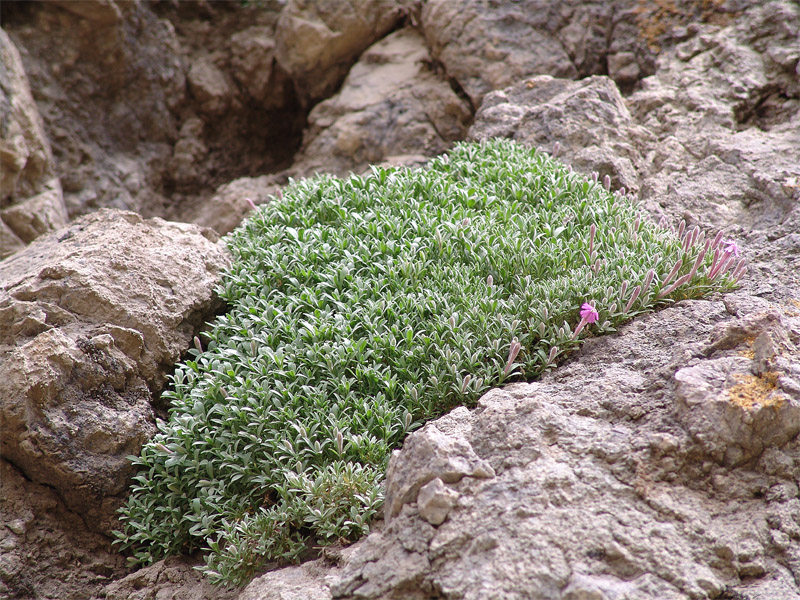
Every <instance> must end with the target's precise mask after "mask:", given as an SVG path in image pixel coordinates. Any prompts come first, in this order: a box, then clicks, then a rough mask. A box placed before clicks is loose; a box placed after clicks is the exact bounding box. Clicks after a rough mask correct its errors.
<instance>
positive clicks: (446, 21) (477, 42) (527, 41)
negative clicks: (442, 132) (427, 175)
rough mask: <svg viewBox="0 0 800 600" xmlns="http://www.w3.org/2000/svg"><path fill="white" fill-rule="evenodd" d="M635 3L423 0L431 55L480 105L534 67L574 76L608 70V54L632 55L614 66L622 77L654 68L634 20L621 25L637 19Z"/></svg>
mask: <svg viewBox="0 0 800 600" xmlns="http://www.w3.org/2000/svg"><path fill="white" fill-rule="evenodd" d="M633 4H634V3H633V2H625V1H622V2H620V1H615V2H580V1H569V2H558V3H553V2H547V1H544V0H525V1H523V2H500V3H485V2H470V1H469V0H456V1H452V0H432V1H429V2H426V3H425V5H424V6H423V9H422V15H421V21H422V26H423V29H424V32H425V38H426V40H427V41H428V45H429V46H430V48H431V56H432V58H433V59H434V60H437V61H440V62H441V63H442V64H443V65H444V68H445V70H446V72H447V74H448V75H450V76H452V77H453V78H454V79H455V80H456V81H457V82H458V83H459V85H460V86H461V87H462V88H463V89H464V91H465V92H466V93H467V95H468V96H469V97H470V99H471V100H472V102H473V104H474V106H475V107H478V106H480V104H481V100H482V99H483V96H484V95H485V94H486V93H488V92H490V91H492V90H497V89H501V88H504V87H507V86H509V85H511V84H513V83H516V82H517V81H519V80H520V79H522V78H525V77H530V76H532V75H540V74H546V75H552V76H555V77H564V78H569V79H576V78H578V77H586V76H587V75H593V74H598V75H599V74H603V73H606V64H605V63H606V58H607V56H608V55H612V56H615V57H616V60H617V64H619V63H620V62H621V61H622V60H623V58H624V57H626V56H627V57H634V60H633V61H632V64H628V63H626V64H625V70H620V69H618V70H617V71H616V72H615V74H620V75H621V76H622V79H624V81H625V82H628V83H629V82H630V81H631V80H632V74H633V73H634V71H636V76H638V75H639V74H640V73H642V72H650V71H651V70H652V53H651V52H649V51H648V50H647V46H646V45H645V44H644V43H643V40H642V39H641V38H640V37H639V36H638V35H637V34H638V31H637V29H636V27H633V28H624V27H620V28H619V29H617V23H619V22H624V21H625V20H627V21H629V22H631V21H634V17H633V15H631V14H625V10H626V9H630V8H631V7H632V6H633ZM626 17H627V19H626ZM615 34H616V35H615ZM611 39H613V40H614V47H613V48H610V47H609V41H610V40H611ZM620 55H622V56H620ZM638 61H640V62H638ZM629 63H630V61H629Z"/></svg>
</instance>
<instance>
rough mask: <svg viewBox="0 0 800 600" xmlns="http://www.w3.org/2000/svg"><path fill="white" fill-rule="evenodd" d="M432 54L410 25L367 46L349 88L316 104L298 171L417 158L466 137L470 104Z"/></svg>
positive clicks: (343, 169) (341, 171)
mask: <svg viewBox="0 0 800 600" xmlns="http://www.w3.org/2000/svg"><path fill="white" fill-rule="evenodd" d="M427 55H428V52H427V49H426V48H425V43H424V40H423V39H422V37H421V36H420V35H419V34H418V33H417V32H416V31H415V30H413V29H410V28H406V29H402V30H400V31H396V32H394V33H392V34H391V35H389V36H387V37H386V38H384V39H382V40H381V41H380V42H377V43H376V44H374V45H373V46H371V47H370V48H369V49H368V50H367V51H366V52H364V54H363V55H362V56H361V58H360V59H359V61H358V63H356V64H355V65H354V66H353V68H352V69H351V70H350V73H349V74H348V75H347V79H345V81H344V83H343V84H342V89H341V90H340V91H339V92H338V93H337V94H336V95H334V96H333V97H332V98H329V99H328V100H325V101H324V102H321V103H320V104H318V105H317V106H316V107H315V108H314V110H312V111H311V114H310V115H309V117H308V120H309V127H308V130H307V131H306V133H305V136H304V139H303V146H302V148H301V150H300V152H299V153H298V155H297V156H296V157H295V164H294V165H293V166H292V169H291V170H292V172H293V173H295V174H297V175H310V174H313V173H315V172H328V173H334V174H337V175H346V174H348V173H349V172H350V171H354V172H357V173H358V172H361V171H363V170H365V169H366V168H367V167H368V165H370V164H375V163H381V162H384V161H388V162H394V163H398V162H399V163H404V162H405V163H407V162H412V163H413V162H415V161H416V160H417V158H416V157H417V156H419V155H420V154H421V155H424V156H432V155H436V154H439V153H441V152H444V151H445V150H447V148H449V147H450V145H451V144H452V143H453V142H454V141H455V140H458V139H463V137H464V135H465V133H466V126H467V123H468V122H469V120H470V118H471V113H470V109H469V106H468V104H467V103H466V102H465V101H464V100H463V99H461V98H459V97H458V95H457V94H456V93H455V92H454V91H453V90H452V89H451V87H450V85H449V84H448V83H447V81H445V80H444V79H443V78H442V77H441V76H439V75H437V74H436V73H435V72H434V71H433V70H432V69H431V67H430V65H429V64H428V63H427V62H426V58H427ZM408 155H411V156H410V157H409V156H408ZM397 157H399V158H400V160H397ZM409 159H410V160H409Z"/></svg>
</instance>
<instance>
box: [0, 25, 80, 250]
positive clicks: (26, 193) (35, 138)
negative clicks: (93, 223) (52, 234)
mask: <svg viewBox="0 0 800 600" xmlns="http://www.w3.org/2000/svg"><path fill="white" fill-rule="evenodd" d="M0 109H1V110H2V114H3V118H2V119H0V209H1V210H0V259H2V258H5V257H6V256H8V255H9V254H12V253H14V252H16V251H17V250H20V249H21V248H22V247H23V246H24V245H25V244H26V243H28V242H30V241H31V240H33V239H34V238H36V237H37V236H38V235H41V234H42V233H47V232H48V231H53V230H55V229H59V228H60V227H63V226H64V225H66V222H67V213H66V207H65V206H64V200H63V198H62V195H61V186H60V185H59V183H58V180H56V179H54V177H55V169H54V166H53V156H52V153H51V151H50V143H49V142H48V140H47V137H46V136H45V133H44V128H43V125H42V119H41V116H40V115H39V110H38V109H37V107H36V104H35V102H34V100H33V96H32V95H31V90H30V85H29V83H28V78H27V76H26V75H25V71H24V69H23V67H22V61H21V59H20V55H19V52H18V51H17V49H16V47H15V46H14V43H13V42H12V41H11V39H10V38H9V37H8V34H6V32H5V31H3V30H0Z"/></svg>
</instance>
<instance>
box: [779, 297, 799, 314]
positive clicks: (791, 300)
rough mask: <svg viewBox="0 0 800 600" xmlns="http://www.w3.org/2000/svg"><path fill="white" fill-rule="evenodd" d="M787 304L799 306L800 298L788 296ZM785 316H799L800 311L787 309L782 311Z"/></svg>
mask: <svg viewBox="0 0 800 600" xmlns="http://www.w3.org/2000/svg"><path fill="white" fill-rule="evenodd" d="M789 304H791V305H792V306H794V307H796V308H800V300H796V299H795V298H789ZM783 312H784V314H785V315H786V316H787V317H800V313H799V312H797V311H796V310H792V309H791V308H790V309H787V310H784V311H783Z"/></svg>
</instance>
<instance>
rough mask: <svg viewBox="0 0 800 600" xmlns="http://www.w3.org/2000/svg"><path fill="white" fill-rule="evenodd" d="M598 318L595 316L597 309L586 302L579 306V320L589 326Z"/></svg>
mask: <svg viewBox="0 0 800 600" xmlns="http://www.w3.org/2000/svg"><path fill="white" fill-rule="evenodd" d="M599 318H600V315H598V314H597V309H596V308H595V307H594V306H592V305H591V304H589V303H588V302H584V303H583V306H581V320H582V321H586V322H587V323H589V324H590V325H591V324H592V323H597V319H599Z"/></svg>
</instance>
